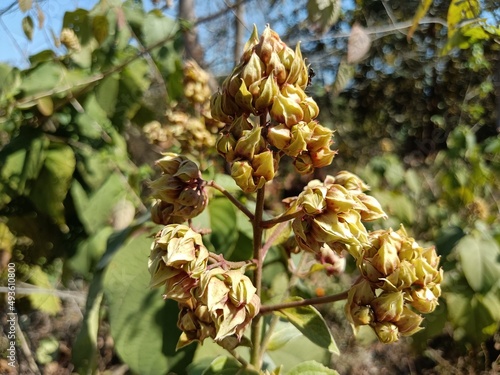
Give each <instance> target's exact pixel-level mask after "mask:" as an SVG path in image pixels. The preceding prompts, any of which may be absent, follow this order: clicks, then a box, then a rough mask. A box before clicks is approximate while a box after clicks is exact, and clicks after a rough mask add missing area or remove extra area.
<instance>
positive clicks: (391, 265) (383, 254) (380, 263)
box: [371, 242, 400, 276]
mask: <svg viewBox="0 0 500 375" xmlns="http://www.w3.org/2000/svg"><path fill="white" fill-rule="evenodd" d="M371 264H372V265H373V266H374V267H375V268H376V269H377V270H378V271H379V272H380V273H381V274H382V275H384V276H387V275H390V274H391V273H393V272H394V271H395V270H396V268H398V267H399V264H400V260H399V257H398V252H397V249H396V247H395V246H394V245H393V244H392V243H389V242H384V243H383V244H382V245H381V246H380V249H379V250H378V251H377V253H376V254H375V256H374V257H373V258H372V260H371Z"/></svg>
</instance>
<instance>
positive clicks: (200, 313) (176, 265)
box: [148, 224, 260, 347]
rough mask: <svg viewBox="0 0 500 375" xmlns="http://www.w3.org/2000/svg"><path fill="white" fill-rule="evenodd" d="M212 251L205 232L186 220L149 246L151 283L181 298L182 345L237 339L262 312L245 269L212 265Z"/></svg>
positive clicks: (235, 340) (165, 231)
mask: <svg viewBox="0 0 500 375" xmlns="http://www.w3.org/2000/svg"><path fill="white" fill-rule="evenodd" d="M209 256H210V255H209V252H208V250H207V248H206V247H205V246H204V245H203V240H202V238H201V235H200V234H199V233H196V232H195V231H193V230H192V229H191V228H189V227H188V226H186V225H183V224H170V225H166V226H165V227H164V228H163V229H162V230H161V231H160V232H159V233H158V235H157V236H156V238H155V240H154V243H153V246H152V248H151V253H150V256H149V264H148V266H149V272H150V274H151V281H150V286H151V287H161V286H164V287H165V294H164V298H166V299H167V298H169V299H173V300H174V301H177V302H178V303H179V309H180V314H179V320H178V326H179V328H180V329H181V330H182V331H183V333H182V335H181V337H180V338H179V343H178V347H182V346H184V345H187V344H189V343H191V342H193V341H200V342H202V341H203V340H204V339H205V338H207V337H211V338H213V339H214V340H215V341H217V342H220V343H222V342H223V341H224V340H226V341H228V339H233V340H232V341H233V342H234V343H239V341H240V340H241V337H242V335H243V332H244V330H245V329H246V327H247V326H248V324H249V323H250V322H251V321H252V319H253V318H254V317H255V316H256V315H257V313H258V312H259V309H260V299H259V297H258V295H257V294H256V288H255V287H254V286H253V284H252V282H251V280H250V279H249V278H248V277H247V276H245V274H244V270H242V269H232V270H226V269H224V268H221V267H214V268H211V269H209V267H208V259H209ZM223 344H226V345H227V343H226V342H224V343H223Z"/></svg>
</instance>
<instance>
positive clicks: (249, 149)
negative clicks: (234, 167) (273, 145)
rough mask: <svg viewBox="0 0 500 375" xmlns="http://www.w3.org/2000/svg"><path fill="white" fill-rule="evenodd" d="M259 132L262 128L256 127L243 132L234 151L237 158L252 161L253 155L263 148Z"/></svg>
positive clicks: (263, 144)
mask: <svg viewBox="0 0 500 375" xmlns="http://www.w3.org/2000/svg"><path fill="white" fill-rule="evenodd" d="M261 130H262V127H260V126H256V127H254V128H253V129H252V130H245V131H243V134H242V137H241V138H240V139H238V140H237V142H236V147H235V149H234V153H235V156H236V157H237V158H242V159H246V160H252V159H253V157H254V154H255V153H256V152H259V151H260V150H261V149H262V148H263V147H264V146H265V141H264V139H263V138H262V137H261Z"/></svg>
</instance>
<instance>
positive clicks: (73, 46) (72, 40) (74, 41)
mask: <svg viewBox="0 0 500 375" xmlns="http://www.w3.org/2000/svg"><path fill="white" fill-rule="evenodd" d="M59 40H60V41H61V44H62V45H63V46H64V47H66V48H67V49H69V50H73V51H76V52H78V51H80V50H81V48H82V46H81V45H80V41H79V40H78V37H77V36H76V34H75V32H74V31H73V29H70V28H67V27H65V28H63V29H62V30H61V36H60V37H59Z"/></svg>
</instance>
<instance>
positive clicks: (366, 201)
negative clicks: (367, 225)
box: [357, 194, 387, 221]
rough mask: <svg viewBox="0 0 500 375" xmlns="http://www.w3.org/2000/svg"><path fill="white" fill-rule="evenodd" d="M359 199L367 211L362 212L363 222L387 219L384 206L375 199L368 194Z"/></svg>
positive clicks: (360, 196)
mask: <svg viewBox="0 0 500 375" xmlns="http://www.w3.org/2000/svg"><path fill="white" fill-rule="evenodd" d="M357 198H358V199H359V200H360V201H361V203H363V205H364V206H365V209H362V210H361V220H363V221H373V220H377V219H380V218H383V219H387V214H386V213H385V212H384V210H383V209H382V206H381V205H380V203H379V201H378V200H377V199H376V198H375V197H373V196H371V195H366V194H359V195H358V196H357Z"/></svg>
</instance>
